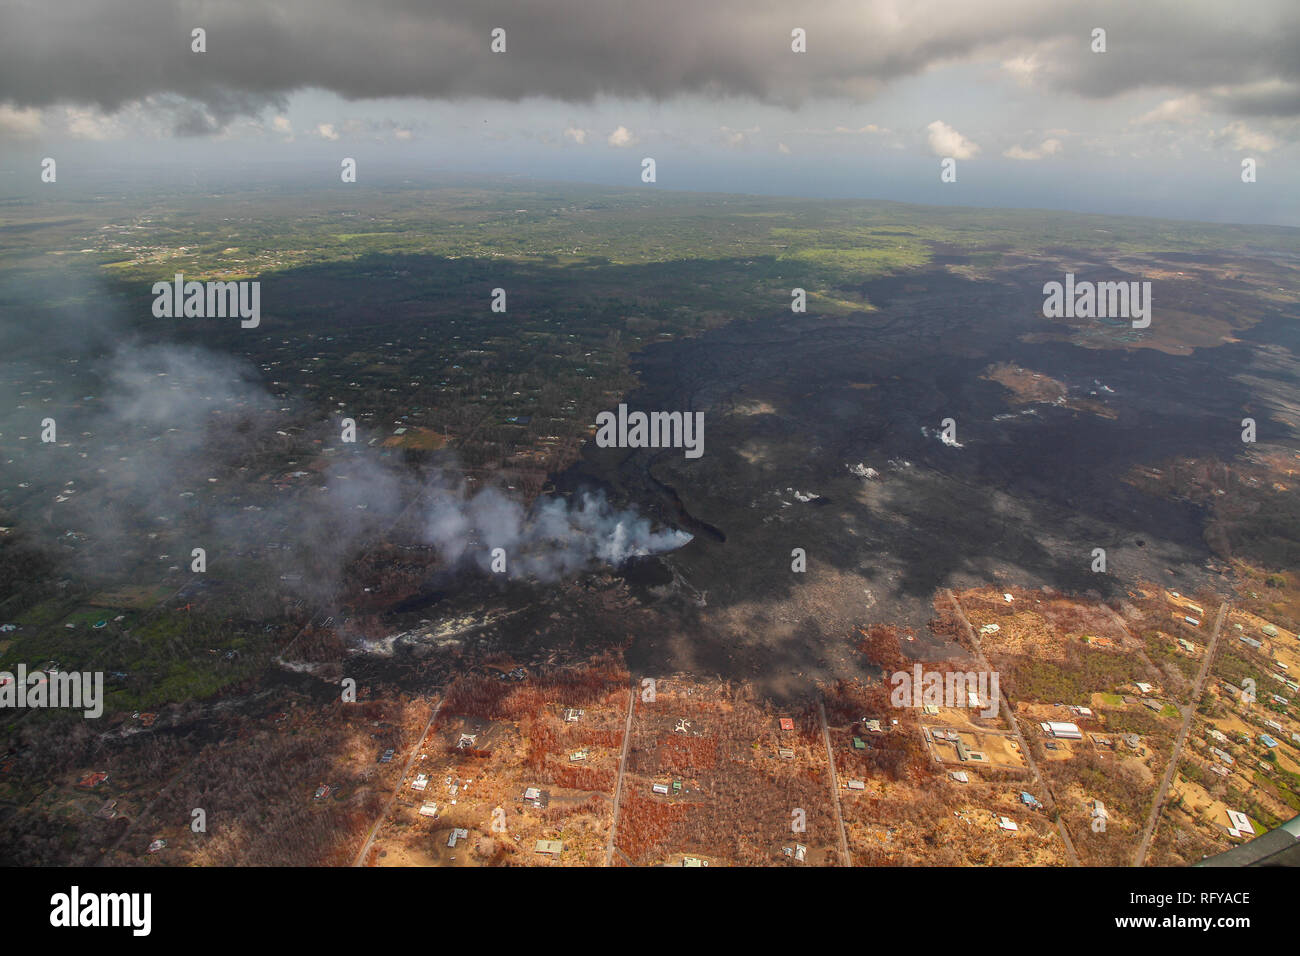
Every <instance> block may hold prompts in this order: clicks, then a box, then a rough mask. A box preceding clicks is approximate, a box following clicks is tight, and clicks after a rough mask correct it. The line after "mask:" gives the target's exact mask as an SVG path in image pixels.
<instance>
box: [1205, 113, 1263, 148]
mask: <svg viewBox="0 0 1300 956" xmlns="http://www.w3.org/2000/svg"><path fill="white" fill-rule="evenodd" d="M1211 138H1212V140H1213V141H1214V143H1215V144H1216V145H1220V144H1226V145H1227V146H1228V148H1230V149H1234V150H1237V151H1239V152H1254V153H1271V152H1272V151H1273V150H1275V149H1277V148H1278V146H1279V145H1280V143H1279V142H1278V140H1277V137H1275V136H1270V135H1269V134H1268V133H1264V132H1261V131H1259V130H1255V129H1251V128H1250V127H1249V126H1247V125H1246V124H1245V123H1243V122H1242V121H1241V120H1235V121H1233V122H1231V123H1229V124H1228V125H1227V126H1225V127H1223V129H1221V130H1219V131H1218V132H1217V133H1215V134H1213V136H1212V137H1211Z"/></svg>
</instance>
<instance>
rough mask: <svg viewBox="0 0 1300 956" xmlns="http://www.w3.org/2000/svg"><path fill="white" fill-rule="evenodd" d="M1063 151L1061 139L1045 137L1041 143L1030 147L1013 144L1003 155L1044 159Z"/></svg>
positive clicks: (1012, 157)
mask: <svg viewBox="0 0 1300 956" xmlns="http://www.w3.org/2000/svg"><path fill="white" fill-rule="evenodd" d="M1060 151H1061V141H1060V140H1059V139H1045V140H1043V141H1042V142H1041V143H1040V144H1039V145H1037V146H1032V147H1030V148H1029V149H1023V148H1021V147H1020V146H1019V145H1016V146H1012V147H1011V148H1010V149H1009V150H1007V151H1006V152H1005V153H1003V154H1002V155H1003V156H1005V157H1007V158H1008V159H1026V160H1034V159H1044V158H1046V157H1048V156H1055V155H1056V154H1057V153H1059V152H1060Z"/></svg>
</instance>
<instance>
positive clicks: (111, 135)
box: [63, 106, 122, 141]
mask: <svg viewBox="0 0 1300 956" xmlns="http://www.w3.org/2000/svg"><path fill="white" fill-rule="evenodd" d="M63 113H64V120H65V122H66V123H67V127H68V133H69V135H71V136H73V137H74V138H76V139H93V140H98V141H103V140H106V139H117V138H118V137H120V135H121V132H122V130H121V126H120V124H119V123H118V122H117V121H116V120H114V119H113V118H111V117H109V116H105V115H104V114H103V113H100V112H99V111H98V110H83V109H79V108H77V107H75V106H68V107H65V108H64V111H63Z"/></svg>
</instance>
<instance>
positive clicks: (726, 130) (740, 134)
mask: <svg viewBox="0 0 1300 956" xmlns="http://www.w3.org/2000/svg"><path fill="white" fill-rule="evenodd" d="M758 131H759V128H758V127H757V126H751V127H750V128H749V129H732V128H731V127H730V126H719V127H718V132H720V133H721V134H722V138H723V142H725V143H726V144H727V145H728V146H730V147H732V148H733V149H738V148H740V147H741V146H748V145H749V137H751V136H753V135H754V134H755V133H757V132H758Z"/></svg>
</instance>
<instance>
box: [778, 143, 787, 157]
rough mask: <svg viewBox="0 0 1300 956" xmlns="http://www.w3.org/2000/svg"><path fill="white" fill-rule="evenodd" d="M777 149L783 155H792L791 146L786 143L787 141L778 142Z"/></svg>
mask: <svg viewBox="0 0 1300 956" xmlns="http://www.w3.org/2000/svg"><path fill="white" fill-rule="evenodd" d="M776 151H777V152H778V153H780V154H781V155H782V156H789V155H790V147H789V146H787V145H785V143H777V144H776Z"/></svg>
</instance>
